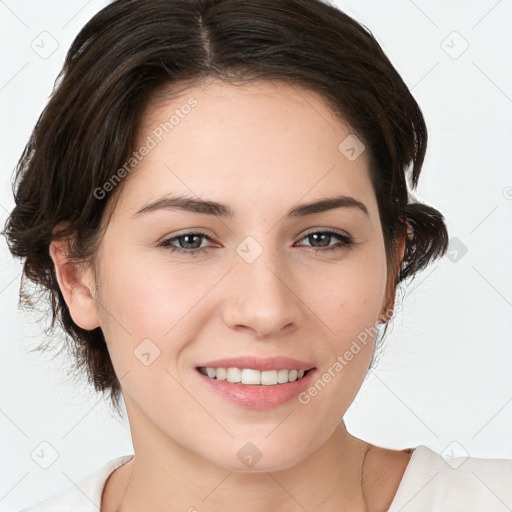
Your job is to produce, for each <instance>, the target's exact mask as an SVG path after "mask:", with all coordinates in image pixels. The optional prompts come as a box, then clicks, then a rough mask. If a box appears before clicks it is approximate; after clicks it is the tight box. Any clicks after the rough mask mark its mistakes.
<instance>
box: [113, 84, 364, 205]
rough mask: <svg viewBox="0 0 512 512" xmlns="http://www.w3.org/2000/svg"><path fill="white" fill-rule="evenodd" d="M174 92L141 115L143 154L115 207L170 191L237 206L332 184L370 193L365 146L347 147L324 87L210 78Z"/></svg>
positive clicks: (289, 200) (273, 201)
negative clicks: (353, 152) (356, 152)
mask: <svg viewBox="0 0 512 512" xmlns="http://www.w3.org/2000/svg"><path fill="white" fill-rule="evenodd" d="M170 93H171V91H170V90H168V91H167V92H166V91H165V90H163V91H162V92H160V93H159V94H158V95H156V97H155V98H154V99H153V101H152V102H151V104H150V106H149V107H148V109H147V110H146V112H145V115H144V116H143V120H142V123H141V127H140V132H139V133H140V134H139V140H138V143H137V145H136V149H137V150H138V152H139V153H144V156H141V155H139V156H138V158H139V161H138V162H137V164H136V166H135V167H134V170H132V171H131V172H130V175H129V179H128V180H127V183H125V186H124V187H123V192H122V194H121V197H120V201H119V203H118V206H117V207H116V209H117V208H125V209H127V210H128V211H127V213H130V212H131V213H133V212H134V211H135V209H136V208H137V207H138V206H140V204H141V202H144V201H146V200H148V199H154V198H156V197H158V196H159V195H162V194H164V193H175V194H176V193H178V194H188V195H191V196H198V197H204V198H208V199H213V200H218V201H222V202H225V203H229V204H231V205H233V209H234V210H235V211H237V206H238V207H239V208H240V209H242V208H246V207H248V206H251V207H258V206H259V207H265V208H267V209H274V208H275V207H287V206H289V204H293V203H296V202H298V201H299V200H300V199H301V198H304V199H315V198H318V197H320V198H321V197H324V196H326V195H333V194H335V193H340V194H347V195H353V196H358V197H359V198H361V199H363V198H365V199H366V200H367V202H368V200H369V199H371V197H372V195H373V190H372V188H371V183H370V180H369V170H368V155H367V152H366V151H363V152H362V153H361V154H360V155H359V156H358V157H357V158H356V159H353V158H350V157H351V156H352V155H350V154H348V155H347V153H346V152H345V150H346V146H347V143H348V145H350V144H352V142H353V137H354V135H353V134H352V133H351V129H350V127H349V126H348V125H347V124H346V123H345V122H344V121H343V120H342V119H340V118H339V117H338V116H337V115H336V114H335V113H334V112H333V111H332V110H331V109H330V108H329V106H328V104H327V103H326V101H325V100H324V99H323V98H322V97H321V96H320V95H319V94H317V93H315V92H313V91H311V90H308V89H305V88H300V87H298V86H295V85H290V84H287V83H284V82H268V81H267V82H252V83H248V84H247V83H246V84H234V85H233V84H227V83H224V82H221V81H210V82H209V83H202V84H199V85H196V86H194V87H190V88H187V89H186V90H184V91H181V92H180V93H179V94H178V95H176V94H174V95H171V94H170ZM356 140H357V139H356ZM347 141H348V142H347ZM352 145H353V144H352ZM361 147H362V146H360V147H359V148H356V149H357V150H360V149H361ZM143 148H146V150H144V151H143ZM276 211H277V210H276Z"/></svg>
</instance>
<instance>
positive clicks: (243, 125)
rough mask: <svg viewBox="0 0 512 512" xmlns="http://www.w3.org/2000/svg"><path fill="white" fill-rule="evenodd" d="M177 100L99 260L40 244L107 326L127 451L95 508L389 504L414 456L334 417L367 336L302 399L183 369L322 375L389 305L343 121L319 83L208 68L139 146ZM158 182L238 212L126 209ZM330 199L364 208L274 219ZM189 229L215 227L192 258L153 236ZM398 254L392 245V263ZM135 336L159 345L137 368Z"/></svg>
mask: <svg viewBox="0 0 512 512" xmlns="http://www.w3.org/2000/svg"><path fill="white" fill-rule="evenodd" d="M191 97H193V98H195V99H196V100H197V102H198V104H197V106H196V107H195V108H194V109H193V110H192V111H191V112H190V114H188V115H187V116H184V118H183V119H180V122H179V124H178V125H176V126H175V127H174V129H173V130H172V132H170V133H169V134H168V135H167V136H165V137H164V138H163V139H162V141H161V142H160V143H159V144H157V145H156V147H155V148H154V149H152V150H151V152H150V153H149V155H147V156H146V157H145V158H144V159H143V161H142V162H141V163H140V164H139V165H138V166H137V168H136V170H135V171H132V173H131V174H130V175H129V179H127V180H126V182H125V183H124V186H123V188H122V192H121V194H120V196H119V201H118V203H117V205H116V207H115V209H114V213H113V216H112V218H111V220H110V223H109V224H108V226H107V227H106V233H105V236H104V238H103V240H102V243H101V246H100V249H99V253H98V255H97V258H96V260H95V265H94V266H93V265H90V266H87V265H82V266H79V265H71V264H69V263H68V262H67V252H66V245H65V244H64V243H61V242H57V241H54V242H53V243H52V244H51V254H52V258H53V260H54V262H55V266H56V271H57V277H58V282H59V285H60V287H61V290H62V291H63V295H64V297H65V299H66V302H67V304H68V306H69V309H70V312H71V315H72V317H73V320H74V321H75V322H76V323H77V324H78V325H80V326H81V327H83V328H85V329H93V328H96V327H97V326H101V328H102V330H103V332H104V334H105V338H106V340H107V345H108V349H109V352H110V355H111V358H112V361H113V364H114V367H115V370H116V374H117V375H118V377H119V378H120V381H121V386H122V391H123V396H124V400H125V403H126V409H127V413H128V417H129V420H130V427H131V433H132V440H133V445H134V450H135V457H134V459H133V460H132V461H130V462H129V463H127V464H125V465H124V466H122V467H121V468H119V469H118V470H117V471H115V472H114V473H113V474H112V475H111V477H110V478H109V480H108V482H107V484H106V486H105V489H104V494H103V500H102V511H107V512H111V511H114V510H120V511H123V512H131V511H136V510H137V511H139V512H140V511H146V510H147V511H160V510H162V511H163V510H173V511H174V510H189V509H190V510H194V509H193V508H191V507H195V509H197V510H200V511H201V512H203V511H218V510H240V509H241V508H240V507H243V510H244V511H246V512H263V511H267V510H279V511H282V512H288V511H296V510H303V508H304V509H306V510H317V511H321V512H330V511H335V510H336V511H337V512H339V511H340V510H351V511H363V510H369V509H371V510H386V509H387V507H388V506H389V504H390V503H391V501H392V499H393V497H394V495H395V493H396V489H397V487H398V485H399V482H400V479H401V477H402V475H403V472H404V471H405V468H406V465H407V463H408V461H409V458H410V454H409V453H406V452H399V451H393V450H386V449H384V448H380V447H376V446H373V445H370V444H369V443H366V442H364V441H362V440H359V439H357V438H355V437H353V436H352V435H351V434H349V433H348V431H347V429H346V427H345V424H344V422H343V416H344V414H345V412H346V410H347V409H348V407H349V406H350V404H351V403H352V402H353V400H354V398H355V396H356V394H357V392H358V391H359V389H360V387H361V385H362V383H363V381H364V378H365V376H366V373H367V370H368V366H369V363H370V359H371V355H372V350H373V346H374V339H373V338H372V337H371V335H370V336H369V338H368V342H367V343H366V344H365V345H363V344H360V347H361V350H360V351H359V352H358V353H357V355H355V356H354V357H353V359H352V360H351V361H350V362H348V363H347V364H346V365H345V366H344V368H343V370H342V371H341V372H339V373H337V374H336V376H335V377H334V378H333V379H332V380H331V381H330V382H329V384H328V385H327V386H325V387H324V389H323V390H322V391H321V392H320V393H318V395H317V396H316V397H314V398H313V399H311V401H310V402H309V403H308V404H306V405H304V404H301V403H300V402H299V401H298V400H291V401H290V402H288V403H286V404H284V405H282V406H279V407H275V408H272V409H267V410H254V409H247V408H242V407H240V406H237V405H235V404H233V403H231V402H228V401H226V400H225V399H224V398H221V397H220V396H218V395H217V394H214V393H213V392H212V391H210V390H209V388H208V387H207V386H205V385H204V383H203V382H202V381H201V378H200V376H199V375H198V373H197V371H196V370H195V367H196V366H197V365H199V363H201V362H205V361H208V360H212V359H217V358H222V357H231V356H238V355H246V354H249V355H257V356H261V357H265V356H270V355H284V356H290V357H294V358H297V359H300V360H304V361H310V362H312V363H313V364H314V365H315V366H316V368H317V369H318V372H319V375H321V374H323V373H324V372H326V371H327V369H328V368H329V367H331V366H332V365H333V363H334V362H335V361H336V358H337V356H338V355H340V354H344V353H345V352H346V351H347V350H348V349H349V347H350V346H351V344H352V342H353V341H354V340H356V339H357V336H358V334H360V333H361V332H363V331H365V329H369V328H371V327H373V326H375V325H376V324H377V322H378V321H379V318H381V315H382V314H383V313H385V312H386V311H389V308H390V307H392V306H393V304H394V291H393V294H392V297H391V303H390V302H389V301H388V298H389V295H388V294H389V290H390V288H389V286H390V283H393V279H394V277H395V276H394V275H393V272H392V269H390V267H389V266H388V265H387V262H386V256H385V252H384V240H383V235H382V226H381V223H380V219H379V213H378V208H377V200H376V197H375V194H374V191H373V188H372V185H371V182H370V175H369V169H368V154H367V152H366V151H365V152H363V153H362V154H361V155H360V156H359V157H358V158H357V159H355V160H354V161H350V160H349V159H347V158H346V157H345V156H344V155H343V154H342V153H341V152H340V151H339V150H338V146H339V144H340V143H341V142H342V141H343V140H344V139H345V138H346V137H347V136H348V135H349V134H350V133H351V130H350V128H349V127H348V126H347V125H346V124H345V123H343V122H342V121H341V120H340V119H339V118H337V117H335V116H334V114H333V113H332V111H331V110H330V109H329V107H328V106H327V105H326V103H325V102H324V100H323V99H322V98H321V97H320V96H318V95H317V94H316V93H313V92H311V91H308V90H305V89H299V88H298V87H296V86H294V87H292V86H289V85H286V84H284V83H279V82H257V83H252V84H245V85H243V86H233V85H228V84H225V83H222V82H218V81H211V82H210V83H208V84H205V83H203V84H198V85H197V86H195V87H193V88H190V89H187V90H186V91H185V92H183V93H181V95H180V96H179V97H175V98H173V99H167V100H162V99H161V98H160V99H159V100H158V101H157V102H155V103H154V104H152V106H151V108H149V109H148V111H147V113H146V115H145V117H144V122H143V124H142V126H141V138H140V141H141V144H142V143H143V142H144V141H145V140H146V137H147V136H148V135H151V132H152V130H154V129H155V127H157V126H158V125H159V124H160V123H161V122H165V121H166V120H168V119H169V117H170V116H171V115H172V114H173V112H174V110H175V109H177V108H178V109H179V108H180V107H181V106H182V105H183V104H184V103H185V102H186V101H187V99H189V98H191ZM166 193H173V194H177V193H182V194H189V195H190V196H191V197H196V198H197V197H199V198H201V199H208V200H214V201H218V202H222V203H226V204H228V205H229V206H230V208H231V209H232V210H234V212H235V214H234V216H233V218H219V217H212V216H208V215H205V214H201V213H191V212H183V211H179V210H159V211H155V212H152V213H148V214H146V215H141V216H138V217H133V216H134V214H135V213H136V212H137V211H138V210H140V209H141V208H142V207H143V206H144V205H146V204H147V203H148V202H150V201H153V200H155V199H157V198H159V197H161V196H162V195H164V194H166ZM337 194H344V195H347V196H352V197H354V198H356V199H358V200H359V201H361V202H362V203H364V205H365V206H366V208H367V210H368V215H366V214H364V212H362V211H361V210H359V209H357V208H338V209H335V210H331V211H328V212H322V213H315V214H312V215H308V216H307V217H302V218H300V217H296V218H286V216H285V214H286V212H288V210H290V209H291V208H292V207H295V206H297V205H298V204H303V203H306V202H310V201H313V200H319V199H322V198H327V197H332V196H333V195H337ZM322 230H323V231H326V230H333V231H339V232H342V233H345V234H348V235H349V236H351V237H352V239H353V240H354V242H355V244H354V245H352V246H350V247H343V246H340V248H339V249H336V250H333V251H330V252H323V253H322V252H318V253H315V252H314V251H313V247H317V248H320V249H321V248H322V247H323V246H322V245H321V244H319V243H318V242H317V243H316V244H315V241H314V240H312V239H311V237H309V238H308V237H307V236H306V235H305V233H306V232H307V233H308V234H311V233H315V232H316V233H318V232H319V231H322ZM191 231H192V232H196V231H201V232H202V233H204V234H206V235H207V236H208V237H210V239H211V240H208V239H207V238H202V239H199V240H200V241H201V242H200V245H201V247H205V248H206V250H205V251H204V252H202V253H200V254H198V255H196V256H192V255H191V254H190V253H189V254H178V253H175V252H170V250H169V248H168V247H162V246H159V242H162V241H163V240H164V239H168V238H172V237H175V236H177V234H180V235H182V234H184V233H187V232H191ZM247 236H251V237H253V238H254V239H255V240H256V241H257V242H258V243H259V245H260V246H261V248H262V253H261V254H260V256H259V257H258V258H256V260H255V261H253V262H252V263H247V261H245V260H244V259H243V258H242V257H240V256H239V255H238V253H237V252H236V248H237V246H238V244H240V242H242V241H243V240H244V239H245V238H246V237H247ZM180 242H181V245H180ZM185 242H186V241H184V240H183V239H174V241H173V243H174V245H175V246H177V247H181V248H183V247H185V248H186V247H187V245H185ZM326 243H327V244H328V245H329V246H331V247H332V246H336V245H338V246H339V243H340V240H339V239H338V238H336V237H331V238H330V239H329V238H328V239H327V242H326ZM198 245H199V243H198ZM188 247H190V246H188ZM194 247H196V246H194ZM403 250H404V243H403V241H401V243H400V244H399V245H398V246H397V251H398V253H397V255H398V257H399V258H400V259H401V258H402V257H403ZM144 339H150V340H151V342H152V343H153V344H154V345H155V346H157V347H158V349H159V350H160V355H159V357H158V358H156V359H155V360H154V361H153V362H152V363H151V364H150V365H149V366H146V365H144V364H142V363H141V361H140V360H139V359H138V358H137V357H135V356H134V350H135V349H136V348H137V347H138V346H139V344H140V343H141V341H142V340H144ZM247 442H251V443H252V444H254V445H255V446H256V447H257V449H258V450H259V452H261V454H262V457H261V459H260V460H259V461H258V462H257V463H256V464H255V465H254V466H253V467H252V468H247V467H245V466H244V465H243V464H242V463H241V461H240V460H239V458H238V457H237V452H238V451H239V450H240V449H241V448H242V447H243V446H244V445H245V444H246V443H247ZM361 476H362V478H363V483H364V493H362V491H361ZM302 507H303V508H302Z"/></svg>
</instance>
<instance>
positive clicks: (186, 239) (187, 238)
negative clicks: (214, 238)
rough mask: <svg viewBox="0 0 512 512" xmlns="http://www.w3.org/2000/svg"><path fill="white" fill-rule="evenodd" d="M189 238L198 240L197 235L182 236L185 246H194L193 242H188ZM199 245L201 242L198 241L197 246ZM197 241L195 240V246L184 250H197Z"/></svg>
mask: <svg viewBox="0 0 512 512" xmlns="http://www.w3.org/2000/svg"><path fill="white" fill-rule="evenodd" d="M190 238H196V239H199V235H183V239H184V240H185V246H187V245H189V244H192V245H194V243H193V242H190V241H189V239H190ZM200 245H201V241H200V240H199V246H200ZM199 246H197V240H196V244H195V246H194V247H185V248H186V249H197V247H199Z"/></svg>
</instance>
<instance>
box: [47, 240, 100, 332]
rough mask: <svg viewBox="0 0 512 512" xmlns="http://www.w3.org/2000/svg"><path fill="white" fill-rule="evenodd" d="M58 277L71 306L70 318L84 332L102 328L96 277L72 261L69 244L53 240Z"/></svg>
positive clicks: (52, 255) (51, 254)
mask: <svg viewBox="0 0 512 512" xmlns="http://www.w3.org/2000/svg"><path fill="white" fill-rule="evenodd" d="M49 252H50V256H51V258H52V261H53V264H54V271H55V277H56V278H57V282H58V284H59V288H60V290H61V293H62V295H63V297H64V300H65V301H66V304H67V306H68V309H69V312H70V315H71V318H72V319H73V321H74V322H75V323H76V324H77V325H78V326H79V327H81V328H82V329H86V330H92V329H95V328H96V327H99V326H100V322H99V315H98V306H97V301H96V299H95V298H94V295H93V290H94V283H95V280H94V273H93V270H92V268H91V267H90V266H89V265H86V264H85V263H75V262H71V261H69V258H68V254H69V244H68V241H67V240H65V239H63V240H53V241H52V242H51V243H50V247H49Z"/></svg>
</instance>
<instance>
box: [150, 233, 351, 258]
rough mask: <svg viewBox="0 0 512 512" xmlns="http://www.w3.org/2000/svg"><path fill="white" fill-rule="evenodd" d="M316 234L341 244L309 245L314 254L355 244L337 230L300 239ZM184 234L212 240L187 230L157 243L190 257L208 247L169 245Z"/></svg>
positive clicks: (346, 247) (309, 234)
mask: <svg viewBox="0 0 512 512" xmlns="http://www.w3.org/2000/svg"><path fill="white" fill-rule="evenodd" d="M318 234H322V235H329V236H330V237H333V236H334V237H336V238H338V239H339V240H340V242H341V244H340V245H332V246H327V247H325V248H322V249H320V248H317V247H311V249H312V250H313V252H314V253H315V254H317V253H326V252H330V251H336V250H342V249H349V248H350V247H351V246H352V245H354V244H355V242H354V241H353V240H352V238H351V237H350V236H348V235H345V234H342V233H339V232H337V231H310V232H309V233H306V234H305V235H304V236H303V237H302V238H301V239H300V240H304V238H307V237H309V236H312V235H318ZM186 236H201V237H203V238H206V239H207V240H209V241H210V242H211V241H212V239H211V238H210V237H209V236H208V235H206V234H204V233H201V232H189V233H183V234H181V235H178V236H174V237H172V238H167V239H166V240H164V241H163V242H161V243H160V244H159V245H160V247H165V248H166V249H167V250H169V251H170V252H177V253H182V254H189V255H191V256H192V257H194V256H196V255H198V254H200V253H202V252H204V251H205V250H206V249H208V247H202V248H200V249H183V248H182V247H175V246H171V245H170V243H171V242H172V241H173V240H178V239H180V238H183V237H186Z"/></svg>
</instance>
